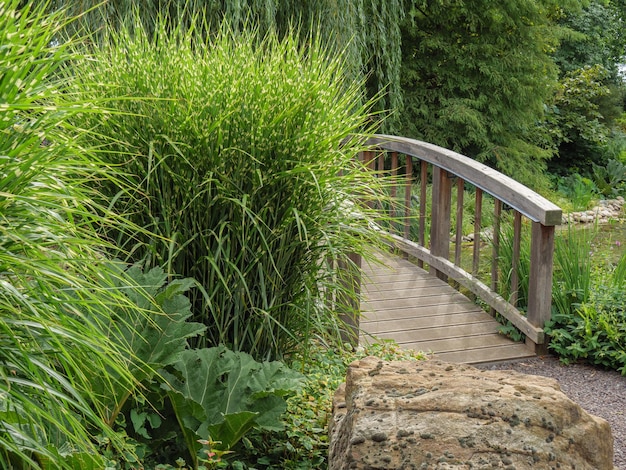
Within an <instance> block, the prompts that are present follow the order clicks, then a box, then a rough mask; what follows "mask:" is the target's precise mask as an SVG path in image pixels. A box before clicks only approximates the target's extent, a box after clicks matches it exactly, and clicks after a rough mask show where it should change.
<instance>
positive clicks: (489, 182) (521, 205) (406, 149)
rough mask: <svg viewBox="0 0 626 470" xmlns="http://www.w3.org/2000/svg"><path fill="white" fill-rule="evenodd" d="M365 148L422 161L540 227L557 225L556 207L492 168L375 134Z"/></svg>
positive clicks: (404, 139)
mask: <svg viewBox="0 0 626 470" xmlns="http://www.w3.org/2000/svg"><path fill="white" fill-rule="evenodd" d="M366 145H368V146H375V147H378V148H381V149H384V150H389V151H392V152H398V153H403V154H405V155H411V156H413V157H416V158H419V159H420V160H425V161H427V162H428V163H431V164H433V165H435V166H438V167H439V168H443V169H444V170H446V171H448V172H450V173H453V174H455V175H457V176H460V177H462V178H463V179H464V180H465V181H467V182H469V183H471V184H473V185H474V186H477V187H479V188H480V189H482V190H483V191H485V192H487V193H489V194H491V195H492V196H494V197H495V198H497V199H499V200H501V201H502V202H504V203H505V204H507V205H508V206H510V207H512V208H513V209H516V210H518V211H519V212H520V213H522V214H523V215H525V216H526V217H528V218H529V219H530V220H532V221H533V222H539V223H540V224H541V225H546V226H553V225H560V224H561V218H562V210H561V208H560V207H558V206H557V205H556V204H554V203H552V202H550V201H548V200H547V199H546V198H544V197H543V196H541V195H539V194H537V193H536V192H534V191H532V190H531V189H529V188H528V187H526V186H524V185H523V184H521V183H519V182H517V181H515V180H514V179H513V178H510V177H508V176H506V175H504V174H502V173H500V172H499V171H497V170H494V169H493V168H490V167H488V166H487V165H484V164H482V163H479V162H477V161H476V160H472V159H471V158H469V157H466V156H465V155H461V154H460V153H456V152H454V151H452V150H448V149H446V148H443V147H439V146H437V145H434V144H429V143H427V142H421V141H419V140H415V139H410V138H408V137H397V136H392V135H382V134H377V135H375V136H373V137H372V138H370V139H369V140H368V141H367V142H366Z"/></svg>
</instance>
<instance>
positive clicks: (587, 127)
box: [548, 65, 610, 159]
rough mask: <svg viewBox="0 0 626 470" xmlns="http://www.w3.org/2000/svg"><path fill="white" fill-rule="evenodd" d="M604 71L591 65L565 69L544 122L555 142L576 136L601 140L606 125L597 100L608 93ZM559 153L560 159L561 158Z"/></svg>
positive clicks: (603, 138)
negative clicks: (569, 69)
mask: <svg viewBox="0 0 626 470" xmlns="http://www.w3.org/2000/svg"><path fill="white" fill-rule="evenodd" d="M606 74H607V71H606V69H604V68H603V67H602V66H599V65H594V66H590V67H584V68H582V69H577V70H573V71H571V72H568V73H567V74H566V75H565V77H564V78H563V79H562V81H561V83H560V85H559V89H558V90H557V93H556V97H555V99H554V105H553V106H554V108H552V109H551V113H549V114H548V122H549V124H550V127H551V132H552V134H553V141H554V143H555V145H557V146H558V145H561V143H570V142H572V141H574V140H577V139H580V140H582V141H585V142H588V143H591V144H601V143H604V142H605V141H606V139H607V137H608V128H607V127H606V125H605V124H604V122H603V116H602V114H601V113H600V111H599V106H598V103H597V100H598V99H599V98H601V97H602V96H605V95H607V94H609V93H610V91H609V88H608V87H607V86H606V85H605V84H603V83H602V82H603V80H604V78H605V77H606ZM565 157H566V156H565V155H561V156H560V158H561V159H562V158H565Z"/></svg>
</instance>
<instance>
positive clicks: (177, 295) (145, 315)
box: [93, 266, 206, 423]
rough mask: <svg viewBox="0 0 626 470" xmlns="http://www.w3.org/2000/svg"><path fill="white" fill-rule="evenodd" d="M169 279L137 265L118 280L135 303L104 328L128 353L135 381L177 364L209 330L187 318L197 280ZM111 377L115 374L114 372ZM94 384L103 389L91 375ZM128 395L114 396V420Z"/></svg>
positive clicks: (161, 271)
mask: <svg viewBox="0 0 626 470" xmlns="http://www.w3.org/2000/svg"><path fill="white" fill-rule="evenodd" d="M167 277H168V276H167V275H166V274H165V273H164V271H163V270H162V269H161V268H158V267H157V268H153V269H151V270H150V271H148V272H146V273H143V272H142V271H141V269H140V268H139V267H136V266H133V267H131V268H130V269H128V270H127V271H126V272H123V273H122V272H120V273H119V275H118V279H116V280H115V283H117V284H119V286H120V287H123V288H124V289H125V292H126V295H127V296H128V298H129V299H130V300H131V301H132V302H131V303H132V304H133V307H130V308H125V309H117V310H116V312H115V315H113V316H111V317H110V319H109V321H108V323H107V324H106V325H104V326H103V329H104V330H105V331H106V334H107V336H108V337H109V339H110V340H111V341H112V342H114V343H116V344H119V345H120V346H122V347H123V348H124V350H127V351H130V354H131V355H130V356H129V357H128V366H129V369H130V370H131V372H132V373H133V375H134V377H135V379H136V381H137V383H140V382H145V381H148V380H151V379H152V378H153V377H154V376H155V375H156V373H157V372H156V371H157V370H158V369H160V368H162V367H165V366H167V365H169V364H172V363H174V362H175V361H176V358H177V356H178V354H180V353H181V352H182V351H184V350H185V348H186V347H187V340H188V338H191V337H194V336H197V335H199V334H202V333H203V332H204V331H205V330H206V326H204V325H203V324H201V323H195V322H189V321H187V320H188V318H189V317H190V316H191V305H190V302H189V299H188V298H187V297H186V296H185V295H184V293H185V292H186V291H187V290H189V288H191V287H192V285H193V284H194V281H193V279H181V280H174V281H172V282H169V283H167ZM111 376H112V378H113V379H114V378H115V374H114V373H113V372H112V373H111ZM108 380H111V377H109V378H108ZM93 385H94V389H95V390H100V389H103V390H104V389H105V388H104V384H103V383H102V379H101V378H99V377H95V378H94V379H93ZM129 396H130V394H129V393H128V392H125V391H124V390H121V391H120V396H117V397H111V400H112V401H114V402H113V403H111V404H110V407H111V408H110V409H111V412H110V414H109V420H110V422H111V423H112V422H113V421H114V420H115V417H116V416H117V414H118V413H119V412H120V410H121V409H122V407H123V405H124V403H125V402H126V400H127V399H128V397H129Z"/></svg>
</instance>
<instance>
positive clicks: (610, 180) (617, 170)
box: [593, 159, 626, 197]
mask: <svg viewBox="0 0 626 470" xmlns="http://www.w3.org/2000/svg"><path fill="white" fill-rule="evenodd" d="M593 181H594V183H595V185H596V187H598V189H599V190H600V192H601V193H602V195H603V196H606V197H617V196H621V195H623V194H626V164H625V163H622V162H620V161H619V160H613V159H611V160H609V161H608V163H607V164H606V166H601V165H596V164H594V165H593Z"/></svg>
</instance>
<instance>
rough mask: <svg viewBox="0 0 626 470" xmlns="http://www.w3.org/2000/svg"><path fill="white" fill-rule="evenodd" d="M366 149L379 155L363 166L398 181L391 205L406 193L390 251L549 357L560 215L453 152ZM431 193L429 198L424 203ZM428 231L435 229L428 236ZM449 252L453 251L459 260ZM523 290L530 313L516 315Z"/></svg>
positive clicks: (416, 146)
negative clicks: (487, 260) (486, 248)
mask: <svg viewBox="0 0 626 470" xmlns="http://www.w3.org/2000/svg"><path fill="white" fill-rule="evenodd" d="M367 144H368V148H376V149H377V150H375V151H368V152H363V155H362V159H363V161H364V163H365V164H366V165H367V166H368V167H369V168H371V169H372V170H375V171H376V172H377V174H378V175H379V176H381V177H389V176H391V177H393V178H391V179H392V181H394V183H392V184H391V186H390V196H391V198H390V200H391V201H396V200H398V197H399V195H400V193H402V192H403V193H404V195H403V197H402V195H400V198H401V199H403V200H404V202H403V203H401V204H398V205H395V204H391V205H390V206H389V207H388V208H386V209H385V210H388V211H389V213H390V214H389V216H390V217H389V219H390V220H396V221H400V223H399V224H398V223H396V224H395V227H394V228H393V229H390V230H389V232H386V233H385V237H384V238H385V240H386V241H387V243H388V244H389V245H390V246H391V247H392V248H393V249H395V250H399V251H400V252H401V253H403V254H404V255H405V256H408V257H413V258H415V259H416V260H417V264H418V265H419V266H420V267H424V265H425V264H426V265H427V267H428V269H429V270H430V272H432V273H433V274H434V275H436V276H437V277H439V278H440V279H443V280H447V281H448V282H450V283H451V284H452V285H454V286H456V287H457V288H461V287H462V288H465V289H467V290H469V291H470V292H471V294H473V295H474V296H475V297H476V298H477V299H480V301H482V302H483V303H484V304H486V305H488V306H489V307H490V308H491V312H492V313H493V314H495V313H498V314H500V315H502V316H503V317H505V318H506V319H508V320H509V321H510V322H511V323H512V324H513V325H515V327H517V328H518V329H519V330H520V331H521V332H522V333H523V334H524V335H525V336H526V343H527V344H528V345H529V346H531V347H533V348H534V350H535V352H537V353H542V352H544V351H545V347H546V345H545V342H546V338H545V335H544V331H543V328H544V325H545V323H546V321H548V320H549V319H550V316H551V303H552V266H553V251H554V232H555V226H556V225H559V224H560V223H561V217H562V211H561V209H560V208H559V207H558V206H556V205H555V204H553V203H551V202H550V201H548V200H547V199H545V198H543V197H542V196H540V195H539V194H537V193H535V192H534V191H532V190H531V189H529V188H527V187H526V186H524V185H522V184H520V183H518V182H517V181H515V180H513V179H512V178H509V177H507V176H505V175H503V174H501V173H500V172H498V171H496V170H494V169H492V168H490V167H488V166H486V165H483V164H481V163H479V162H477V161H475V160H472V159H470V158H469V157H466V156H463V155H460V154H458V153H456V152H453V151H451V150H447V149H445V148H442V147H438V146H436V145H432V144H429V143H425V142H420V141H417V140H414V139H409V138H405V137H395V136H387V135H376V136H374V137H372V138H371V139H370V140H369V141H368V142H367ZM370 146H371V147H370ZM453 180H455V181H454V182H453ZM416 182H418V184H419V196H417V197H415V196H416V194H414V193H416V192H418V191H413V188H414V186H415V184H416ZM429 186H431V187H430V188H429ZM453 188H455V190H456V207H455V208H454V211H455V212H454V214H455V219H456V223H455V226H454V227H452V226H451V225H452V210H453V208H452V199H453V198H452V195H453ZM468 188H473V191H472V192H473V193H474V194H475V200H474V206H475V207H474V221H473V222H474V223H473V228H474V232H473V239H474V240H473V251H472V263H471V266H472V268H471V272H468V271H467V270H466V269H464V268H463V267H462V264H463V263H462V254H461V253H462V251H461V246H462V242H463V238H462V237H463V233H462V226H463V216H464V209H463V206H464V202H465V201H464V193H465V190H466V189H468ZM429 193H430V194H431V197H430V200H427V196H428V194H429ZM484 195H490V196H491V197H492V198H493V207H494V213H493V216H492V218H491V219H492V225H491V227H490V229H491V236H490V240H489V242H490V245H491V247H492V254H491V272H490V275H488V276H487V277H489V278H490V279H489V280H487V281H481V280H480V279H479V277H478V271H479V265H480V256H481V250H480V246H481V241H483V242H484V241H487V240H485V238H486V237H485V235H484V229H485V228H484V227H483V196H484ZM416 201H417V205H418V209H417V211H418V215H417V216H415V215H413V212H414V209H413V208H412V205H413V207H414V203H415V202H416ZM428 205H430V207H428ZM398 206H399V207H398ZM503 208H504V209H505V210H506V211H507V212H509V213H510V214H509V215H508V216H507V217H503V216H502V215H503ZM398 211H401V212H403V213H400V214H399V213H398ZM427 217H429V220H427ZM509 220H510V221H511V223H512V225H513V227H512V234H513V240H512V256H510V259H511V266H510V267H508V268H506V269H509V270H510V276H507V277H510V285H509V286H508V290H507V291H508V292H509V293H510V295H508V298H507V299H505V298H504V297H502V296H501V295H500V294H499V293H498V291H499V287H501V286H499V283H500V282H501V280H500V277H501V276H500V273H502V266H501V264H500V265H499V263H501V260H500V261H499V252H500V236H501V235H500V234H501V233H502V230H503V227H502V223H504V222H507V221H509ZM427 222H429V224H427ZM507 223H508V222H507ZM412 224H413V227H411V225H412ZM398 225H399V226H398ZM427 225H430V230H429V233H427ZM524 230H527V231H529V232H530V271H529V275H528V276H525V277H526V278H527V279H520V276H519V275H518V265H519V263H520V247H521V244H522V242H521V240H522V233H523V231H524ZM415 232H417V233H415ZM427 245H428V246H427ZM451 245H454V253H452V252H451ZM524 283H526V285H523V284H524ZM522 290H524V292H527V297H528V303H527V306H526V307H525V309H526V312H522V311H521V310H520V309H519V308H518V292H521V291H522Z"/></svg>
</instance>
